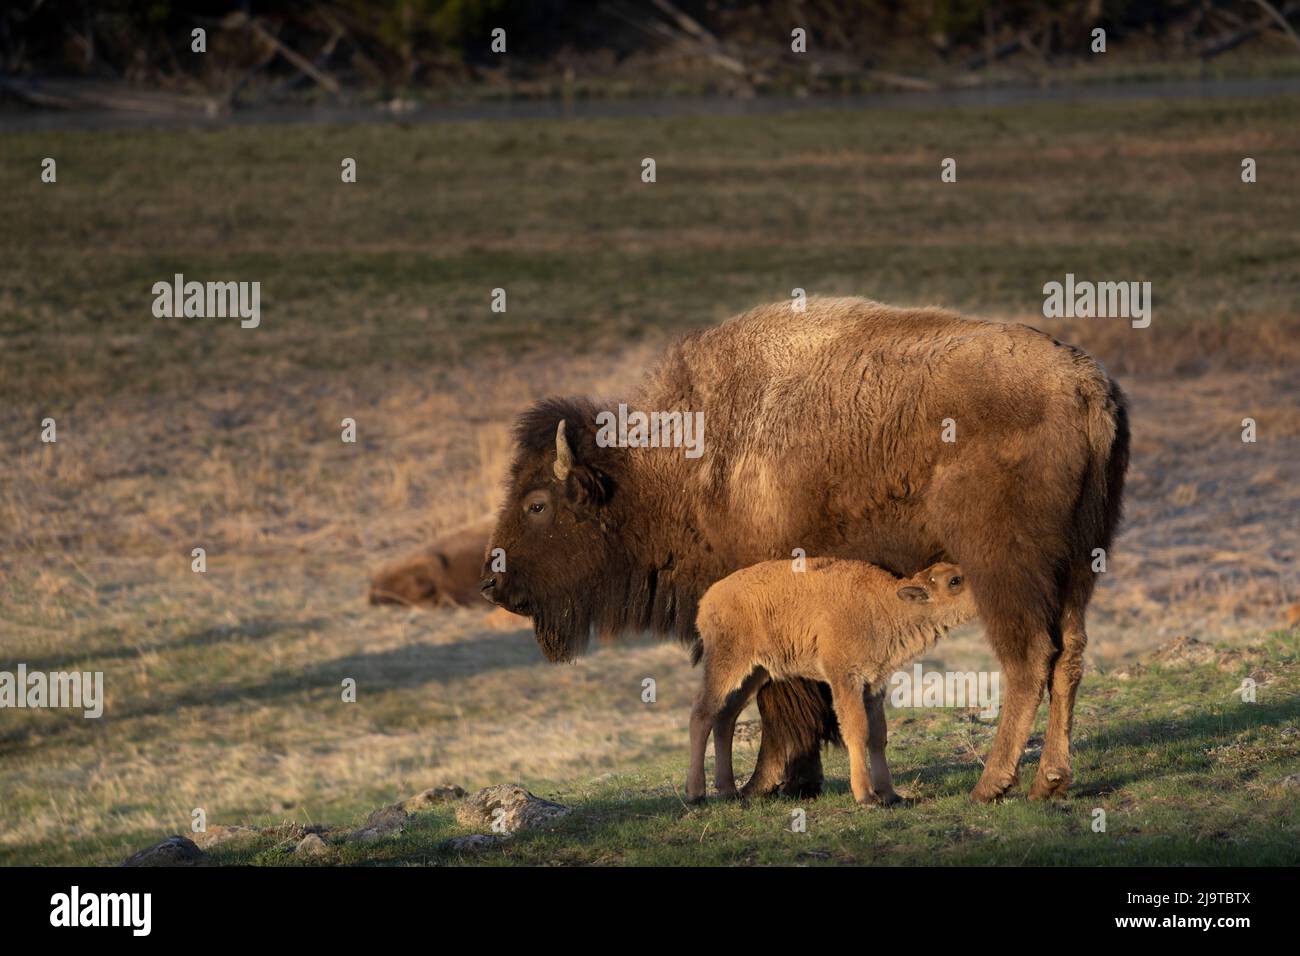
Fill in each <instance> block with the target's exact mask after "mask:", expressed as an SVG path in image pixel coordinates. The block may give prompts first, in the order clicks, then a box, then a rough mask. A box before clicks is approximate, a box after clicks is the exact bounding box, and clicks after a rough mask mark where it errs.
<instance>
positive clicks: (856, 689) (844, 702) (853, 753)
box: [831, 680, 879, 805]
mask: <svg viewBox="0 0 1300 956" xmlns="http://www.w3.org/2000/svg"><path fill="white" fill-rule="evenodd" d="M831 694H832V695H833V696H834V699H835V716H836V717H838V718H839V721H840V733H841V734H843V735H844V746H845V747H846V748H847V749H848V751H849V784H850V786H852V787H853V798H854V799H855V800H857V801H858V803H860V804H864V805H865V804H870V803H878V802H879V800H878V799H877V797H876V793H875V791H874V790H872V788H871V771H870V769H869V767H870V761H869V760H868V757H867V708H866V705H865V704H864V702H863V687H862V684H861V682H858V681H852V680H842V681H836V682H833V683H832V684H831Z"/></svg>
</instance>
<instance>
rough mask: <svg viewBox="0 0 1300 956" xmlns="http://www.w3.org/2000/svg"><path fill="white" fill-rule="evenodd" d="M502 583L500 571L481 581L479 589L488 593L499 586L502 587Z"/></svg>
mask: <svg viewBox="0 0 1300 956" xmlns="http://www.w3.org/2000/svg"><path fill="white" fill-rule="evenodd" d="M500 585H501V574H500V573H499V572H498V573H496V574H493V575H492V576H491V577H486V578H484V579H483V580H482V581H480V582H479V585H478V589H479V590H480V591H482V592H483V593H484V594H487V593H488V592H489V591H491V590H493V589H495V588H497V587H500Z"/></svg>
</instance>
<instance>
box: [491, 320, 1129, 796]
mask: <svg viewBox="0 0 1300 956" xmlns="http://www.w3.org/2000/svg"><path fill="white" fill-rule="evenodd" d="M626 402H627V405H628V406H629V408H631V409H633V410H641V411H644V412H646V413H649V412H673V411H681V412H687V411H691V412H703V416H704V418H703V420H704V426H705V427H704V438H703V443H702V448H703V453H702V454H696V455H692V456H691V457H688V456H687V455H686V454H684V453H683V449H682V448H678V447H626V444H630V443H622V442H619V443H614V444H611V443H610V442H608V441H599V442H598V441H597V435H598V424H602V423H603V422H604V418H603V417H602V418H601V419H600V420H599V422H598V418H597V416H598V415H599V414H600V413H601V412H608V411H613V410H614V409H615V408H616V407H617V403H609V404H603V405H602V404H597V403H596V402H594V401H592V400H590V399H586V398H567V399H560V398H551V399H546V400H544V401H542V402H540V403H538V404H537V405H535V406H534V407H532V408H531V409H529V410H528V411H527V412H525V413H524V414H523V415H522V416H521V417H520V419H519V422H518V424H517V426H516V431H515V441H516V449H515V454H514V460H513V463H512V466H511V473H510V479H509V490H508V495H507V498H506V501H505V503H504V504H503V506H502V509H501V512H500V515H499V517H498V519H497V526H496V529H495V531H494V532H493V536H492V545H493V546H494V547H499V548H503V549H504V551H505V556H506V567H505V570H502V569H500V568H499V567H493V566H492V564H491V563H489V564H488V565H486V566H485V574H486V575H487V578H486V580H484V581H483V591H484V594H485V595H486V596H487V597H488V598H489V599H490V600H492V601H494V602H495V603H497V604H499V605H501V606H503V607H505V608H508V609H510V610H512V611H515V612H517V613H520V614H524V615H527V616H529V617H531V618H532V619H533V626H534V630H535V632H536V636H537V641H538V643H539V645H540V646H541V649H542V652H543V653H544V654H545V655H546V656H547V657H548V658H549V659H551V660H554V661H560V660H567V659H571V658H572V657H574V656H575V655H577V654H578V653H580V652H581V651H582V649H583V648H584V647H585V646H586V644H587V641H588V639H589V636H590V634H591V632H592V631H593V630H601V631H605V630H608V631H620V632H621V631H637V630H642V631H643V630H651V631H654V632H658V633H660V634H666V635H667V634H671V635H675V636H677V637H678V638H679V639H681V640H683V641H693V640H694V637H695V634H694V620H695V614H696V607H697V604H698V602H699V599H700V597H701V596H702V595H703V594H704V592H705V591H706V590H707V589H708V588H709V586H710V585H711V584H713V583H714V582H715V581H718V580H720V579H721V578H723V577H725V576H727V575H728V574H730V573H731V572H732V571H735V570H736V569H738V568H742V567H747V566H749V565H752V564H756V563H758V562H760V561H765V560H769V559H773V558H789V557H790V556H791V554H792V553H793V552H794V550H795V549H796V548H798V549H802V550H803V552H804V553H806V554H807V555H809V556H815V555H832V556H842V557H850V558H857V559H861V560H865V561H870V562H872V563H873V564H878V565H881V566H882V567H885V568H887V569H888V570H890V571H891V572H893V573H895V574H897V575H901V576H911V575H913V574H915V573H916V572H917V571H919V570H921V569H922V568H924V567H926V566H928V565H930V564H933V563H934V562H936V561H940V560H943V561H951V562H955V563H958V564H960V565H961V566H962V567H963V568H964V570H965V573H966V578H967V583H968V585H969V586H970V588H971V589H972V591H973V593H974V596H975V602H976V605H977V607H978V609H979V613H980V616H981V617H982V618H983V620H984V626H985V631H986V633H987V635H988V638H989V641H990V643H991V644H992V646H993V649H994V651H995V652H996V654H997V656H998V659H999V660H1000V661H1001V666H1002V672H1003V678H1004V686H1005V688H1006V696H1005V699H1004V701H1003V705H1002V717H1001V720H1000V722H999V724H998V729H997V736H996V738H995V740H994V743H993V748H992V751H991V753H990V754H989V757H988V760H987V761H986V763H985V767H984V773H983V775H982V776H981V778H980V780H979V783H978V784H977V785H976V787H975V790H974V791H973V793H972V798H973V799H975V800H982V801H987V800H994V799H997V798H999V797H1001V796H1002V795H1003V794H1004V793H1006V792H1007V790H1009V789H1010V788H1011V787H1012V786H1014V785H1015V783H1016V782H1017V766H1018V764H1019V760H1020V755H1021V753H1022V751H1023V750H1024V746H1025V742H1026V741H1027V740H1028V737H1029V732H1030V730H1031V728H1032V725H1033V720H1034V715H1035V713H1036V711H1037V709H1038V705H1039V703H1040V702H1041V700H1042V696H1043V691H1044V689H1046V690H1047V691H1048V692H1049V694H1050V701H1051V703H1050V709H1049V715H1048V726H1047V737H1046V741H1045V743H1044V746H1043V752H1042V758H1041V760H1040V762H1039V769H1038V773H1037V775H1036V777H1035V779H1034V782H1033V786H1032V788H1031V789H1030V796H1031V797H1034V798H1040V799H1041V798H1047V797H1052V796H1062V795H1064V794H1065V792H1066V789H1067V788H1068V786H1069V784H1070V723H1071V719H1072V716H1073V710H1074V697H1075V692H1076V690H1077V689H1078V686H1079V680H1080V677H1081V676H1082V664H1083V650H1084V645H1085V644H1086V642H1087V635H1086V633H1085V631H1084V611H1085V609H1086V607H1087V604H1088V599H1089V597H1090V596H1091V594H1092V589H1093V573H1092V571H1091V563H1092V561H1093V549H1095V548H1107V547H1109V545H1110V542H1111V539H1112V537H1113V535H1114V532H1115V528H1116V525H1117V524H1118V522H1119V518H1120V502H1121V496H1122V492H1123V483H1124V472H1125V470H1126V468H1127V465H1128V446H1129V434H1128V419H1127V412H1126V410H1125V402H1124V397H1123V395H1122V394H1121V392H1120V390H1119V387H1118V386H1117V385H1116V384H1115V383H1114V382H1113V381H1111V379H1110V378H1109V377H1108V376H1107V375H1106V372H1105V371H1104V370H1103V369H1102V368H1101V366H1100V365H1098V363H1097V362H1095V361H1094V360H1093V359H1091V358H1090V357H1089V356H1087V355H1086V354H1084V353H1083V352H1081V351H1079V350H1078V349H1076V348H1073V347H1071V346H1068V345H1063V344H1062V343H1060V342H1057V341H1055V340H1054V339H1052V338H1051V337H1050V336H1048V335H1045V334H1043V333H1042V332H1039V331H1038V330H1036V329H1032V328H1029V327H1027V326H1021V325H1008V324H1002V323H994V322H981V321H974V320H970V319H965V318H962V317H961V316H959V315H956V314H954V313H951V312H947V311H942V310H938V309H897V308H892V307H889V306H885V305H881V304H879V303H875V302H869V301H866V300H862V299H821V300H811V301H809V302H808V303H807V307H806V311H804V312H802V313H799V312H795V311H794V310H793V309H792V308H791V307H790V305H789V304H777V305H770V306H764V307H762V308H758V309H755V310H753V311H751V312H747V313H745V314H744V315H740V316H737V317H735V318H733V319H731V320H729V321H727V322H725V323H724V324H722V325H721V326H718V327H717V328H713V329H708V330H705V331H701V332H696V333H693V334H691V335H687V336H685V337H684V338H682V339H681V340H679V341H678V342H677V343H676V344H674V345H672V346H671V347H669V349H668V350H667V352H666V353H665V354H664V356H663V358H662V359H661V361H660V363H659V365H658V367H657V368H656V369H655V370H654V371H653V372H652V373H650V374H649V375H648V376H647V377H646V379H645V381H644V382H643V383H642V385H641V387H640V389H639V390H638V392H637V393H636V394H635V395H633V396H632V397H631V398H629V399H626ZM945 433H946V435H947V437H955V440H953V441H945V440H944V437H945ZM601 434H602V435H603V436H604V435H606V433H605V432H604V431H603V430H602V431H601ZM660 444H662V443H660ZM758 704H759V714H760V716H761V718H762V723H763V733H762V738H761V744H760V747H759V754H758V762H757V766H756V767H755V769H754V774H753V776H752V777H751V778H750V780H749V782H748V783H747V784H746V786H745V793H746V794H747V795H754V794H762V793H770V792H774V791H777V790H781V791H783V792H785V793H788V794H796V795H804V796H810V795H816V794H817V793H818V792H819V791H820V787H821V759H820V753H819V745H820V743H821V742H822V741H835V742H838V737H839V732H838V728H837V726H836V724H835V718H834V714H833V711H832V709H831V706H830V695H829V693H828V690H827V688H826V687H825V685H822V684H818V683H815V682H812V681H809V680H804V679H795V680H785V681H774V682H772V683H769V684H768V685H766V686H765V687H764V688H763V690H762V691H760V692H759V697H758Z"/></svg>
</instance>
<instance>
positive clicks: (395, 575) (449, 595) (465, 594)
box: [370, 518, 493, 608]
mask: <svg viewBox="0 0 1300 956" xmlns="http://www.w3.org/2000/svg"><path fill="white" fill-rule="evenodd" d="M492 526H493V521H492V519H491V518H483V519H480V520H479V521H475V522H472V523H471V524H468V525H465V526H464V527H463V528H458V529H456V530H455V531H451V532H448V533H447V534H444V535H443V536H442V537H440V538H438V539H437V540H436V541H434V542H433V543H432V544H430V545H429V546H428V547H426V548H422V549H420V550H419V551H417V552H416V553H415V554H412V555H408V556H407V557H405V558H401V559H399V560H397V561H394V562H392V563H391V564H386V565H384V566H383V567H382V568H380V569H379V570H378V571H376V572H375V574H374V576H373V577H371V579H370V603H371V604H402V605H405V606H407V607H458V606H461V605H478V606H481V607H484V608H486V607H488V605H486V604H484V603H483V596H482V594H480V593H479V582H480V581H481V580H482V578H483V574H482V571H483V556H484V555H485V554H486V553H487V544H488V536H489V535H490V534H491V533H492Z"/></svg>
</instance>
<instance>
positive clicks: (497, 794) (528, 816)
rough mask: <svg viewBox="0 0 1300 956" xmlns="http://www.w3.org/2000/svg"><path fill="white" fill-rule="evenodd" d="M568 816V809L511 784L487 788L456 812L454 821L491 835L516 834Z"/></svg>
mask: <svg viewBox="0 0 1300 956" xmlns="http://www.w3.org/2000/svg"><path fill="white" fill-rule="evenodd" d="M567 813H569V808H568V807H566V806H563V805H561V804H558V803H552V802H551V801H550V800H543V799H541V798H540V797H536V796H533V794H531V793H529V792H528V791H527V790H525V789H524V788H523V787H521V786H519V785H517V784H513V783H500V784H497V785H496V786H495V787H486V788H484V789H482V790H480V791H478V793H475V794H473V795H472V796H469V797H466V798H465V802H464V803H462V804H461V805H460V807H459V808H458V809H457V810H456V820H457V821H458V822H459V823H460V824H461V825H462V826H467V827H488V828H490V829H491V830H492V832H493V833H517V832H518V831H520V830H531V829H536V828H538V827H542V826H545V825H546V824H547V823H549V822H551V821H552V820H556V819H558V818H559V817H562V816H564V815H566V814H567Z"/></svg>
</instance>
